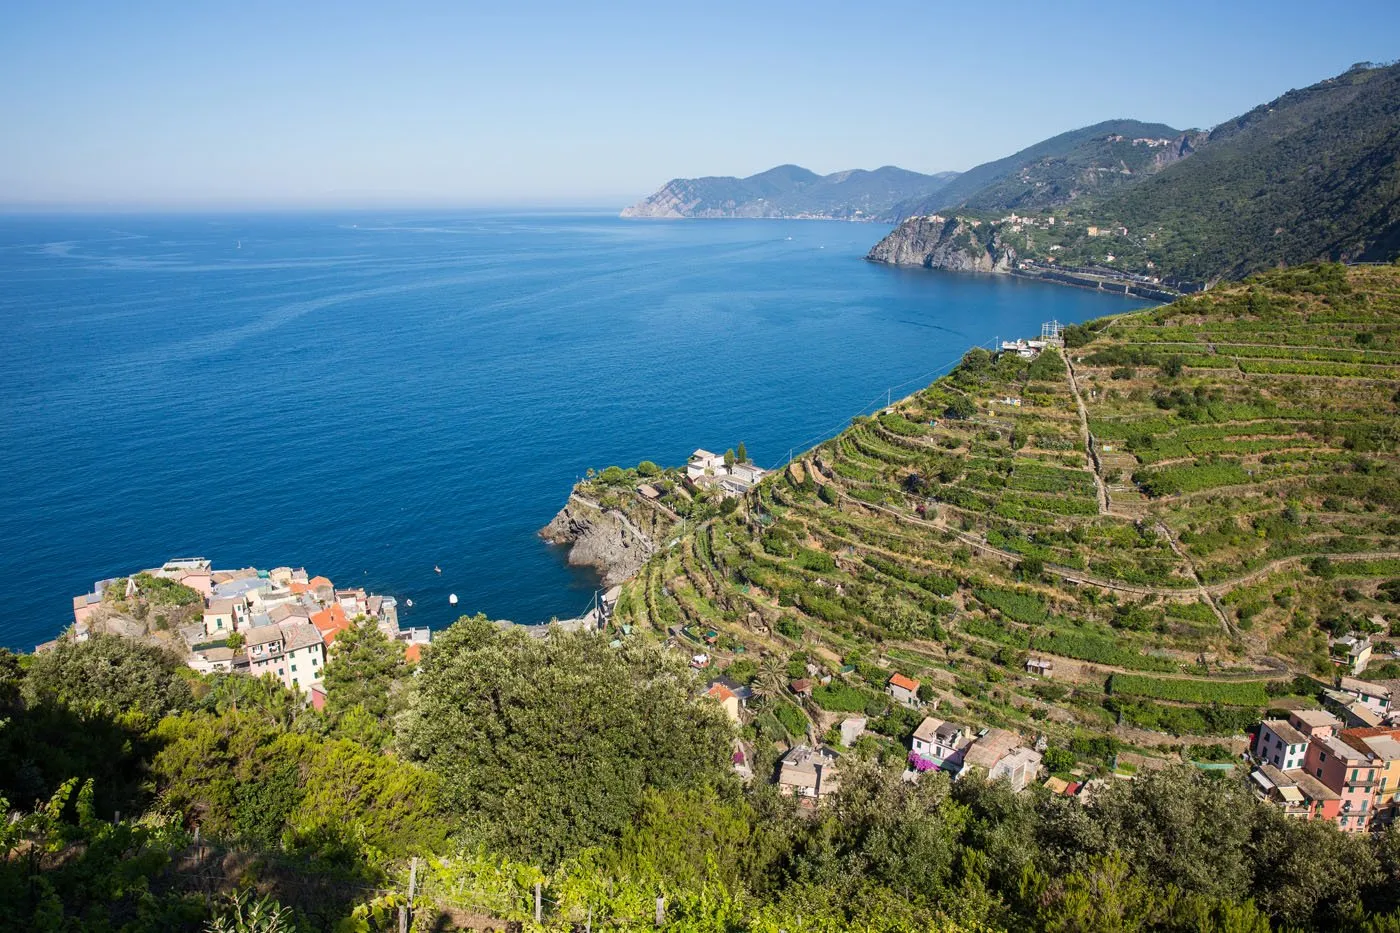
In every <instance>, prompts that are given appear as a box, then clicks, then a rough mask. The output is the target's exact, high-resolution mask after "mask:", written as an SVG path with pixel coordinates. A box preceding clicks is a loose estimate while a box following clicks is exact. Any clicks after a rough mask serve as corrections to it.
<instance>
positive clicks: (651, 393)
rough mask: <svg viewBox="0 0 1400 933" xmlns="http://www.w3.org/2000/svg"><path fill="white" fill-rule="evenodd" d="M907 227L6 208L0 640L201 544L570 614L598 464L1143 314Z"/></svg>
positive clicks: (774, 450)
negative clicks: (962, 272) (888, 236)
mask: <svg viewBox="0 0 1400 933" xmlns="http://www.w3.org/2000/svg"><path fill="white" fill-rule="evenodd" d="M885 232H886V231H885V228H882V227H876V226H872V225H865V224H845V223H837V222H814V221H793V222H783V221H681V222H646V221H623V220H620V219H617V218H616V217H613V216H610V215H604V214H600V213H584V212H576V213H551V212H517V213H510V212H490V213H488V212H456V213H450V214H448V213H439V214H433V213H418V214H404V213H396V214H389V213H375V212H365V213H336V214H328V213H322V214H304V215H292V214H273V215H237V216H231V215H223V216H192V215H180V216H133V215H107V216H72V215H68V216H63V215H50V216H7V217H0V359H3V361H4V363H3V372H4V378H3V379H0V579H4V580H5V581H6V584H7V585H6V599H5V600H4V601H3V603H0V645H6V646H11V647H14V648H20V649H30V648H32V647H33V646H34V645H35V644H36V643H37V642H41V641H44V640H47V639H49V638H52V637H54V636H55V635H56V634H57V633H58V632H59V631H60V630H61V629H62V628H63V627H64V626H65V625H66V624H67V623H69V622H70V621H71V618H72V616H71V600H72V597H73V596H74V595H76V594H79V593H83V592H86V591H87V590H88V589H90V587H91V584H92V582H93V581H94V580H97V579H100V578H104V577H109V576H114V575H118V574H124V573H128V572H131V571H133V570H136V569H139V568H142V567H149V566H154V565H158V564H159V563H161V562H162V561H164V560H166V559H167V558H170V557H176V556H191V555H200V556H206V557H209V558H212V559H213V560H214V562H215V566H216V567H239V566H248V565H253V566H258V567H273V566H278V565H284V564H290V565H293V566H305V567H306V568H307V569H308V570H309V571H310V572H312V573H313V574H314V573H321V574H325V575H327V576H329V577H330V578H331V579H332V580H333V581H334V582H335V583H336V585H338V586H354V585H362V586H366V587H368V588H370V589H372V590H374V591H377V592H381V593H388V594H391V595H393V596H396V597H399V600H400V610H401V621H403V622H404V623H405V624H415V625H423V624H426V625H431V626H434V627H441V626H444V625H446V624H448V623H450V622H451V621H452V620H453V619H454V618H456V616H457V615H458V614H460V613H462V612H478V611H480V612H485V613H487V614H488V615H490V616H492V617H495V618H507V619H514V620H516V621H521V622H539V621H544V620H547V619H549V618H550V617H555V616H557V617H561V618H566V617H572V616H576V615H578V614H579V613H580V612H581V611H582V610H584V609H585V608H586V607H587V605H588V604H589V602H590V600H591V598H592V593H593V589H594V587H595V585H596V580H595V578H594V577H593V576H592V575H591V574H590V573H587V572H583V571H578V570H574V569H571V568H569V567H568V566H567V565H566V564H565V562H564V554H563V553H561V551H560V549H558V548H552V547H550V546H548V545H546V544H544V543H543V542H542V541H540V540H539V539H538V538H537V537H536V535H535V532H536V531H537V530H538V529H539V528H540V526H542V525H544V524H545V523H546V522H548V521H549V519H550V518H551V517H552V516H553V514H554V513H555V511H556V510H557V509H558V508H559V507H560V506H561V505H562V504H563V502H564V499H565V497H566V496H567V494H568V492H569V487H570V485H571V484H572V483H574V482H575V480H576V479H578V478H579V476H580V475H581V474H582V473H583V472H584V471H585V470H586V469H588V468H589V467H605V466H608V465H609V464H621V465H631V464H635V463H637V462H638V461H640V460H643V459H652V460H655V461H657V462H659V463H663V464H677V463H681V462H682V461H683V460H684V459H685V457H686V456H687V455H688V454H689V453H690V451H692V450H694V449H695V448H697V447H705V448H708V449H710V450H715V451H723V450H724V449H725V448H728V447H733V446H737V444H738V443H739V442H740V441H743V442H744V443H745V444H746V445H747V448H748V451H749V453H750V455H751V456H752V457H753V458H754V459H755V460H756V461H757V462H758V463H759V464H760V465H775V464H780V463H782V462H784V461H785V460H786V459H787V457H788V453H789V449H790V448H794V447H796V448H799V449H801V448H805V447H808V446H811V445H812V444H814V443H816V442H817V441H819V440H821V439H822V438H824V437H826V436H829V435H830V434H832V433H835V431H837V430H839V429H840V428H841V427H842V426H844V425H845V424H846V423H847V422H848V420H849V419H850V418H851V416H853V415H855V414H857V413H859V412H861V411H869V410H870V408H871V407H872V406H873V405H876V404H880V403H883V402H884V400H885V397H886V392H887V390H892V391H893V394H894V396H895V397H898V396H899V395H901V394H907V393H908V392H911V391H913V390H914V389H916V388H917V387H919V386H920V385H922V384H923V383H926V382H928V381H929V380H931V379H932V378H933V377H934V376H935V375H937V374H938V373H940V372H942V371H943V370H944V369H945V368H946V367H947V366H948V365H949V364H950V363H952V362H953V361H955V360H956V359H957V358H958V357H959V356H960V355H961V354H962V353H963V352H964V351H965V350H966V349H967V348H968V347H969V346H971V345H973V344H979V343H984V342H986V341H989V340H991V339H993V338H995V337H997V336H1000V337H1004V338H1010V337H1015V336H1027V335H1033V334H1036V333H1038V332H1039V327H1040V323H1041V322H1042V321H1045V320H1050V319H1052V318H1054V319H1058V320H1060V321H1062V322H1073V321H1080V320H1084V319H1087V318H1090V317H1096V316H1099V315H1102V314H1109V313H1113V312H1118V311H1124V310H1128V309H1130V308H1133V307H1138V306H1140V303H1138V302H1132V301H1129V300H1127V299H1122V298H1114V297H1108V296H1104V295H1100V294H1094V293H1091V292H1086V291H1079V290H1075V289H1070V288H1060V287H1055V286H1047V285H1040V284H1037V283H1030V282H1024V281H1017V280H1014V279H1009V278H1004V277H988V276H958V275H951V274H942V273H935V272H927V271H922V270H897V269H892V268H888V267H884V266H876V265H872V264H869V263H865V262H862V261H861V256H863V255H864V253H865V251H866V250H867V249H868V248H869V247H870V246H871V245H872V244H873V243H874V242H875V241H876V240H878V239H879V238H880V236H881V235H883V234H884V233H885ZM435 565H437V566H440V567H441V568H442V573H441V574H440V575H439V574H437V573H435V572H434V569H433V568H434V566H435ZM449 593H456V594H457V595H458V597H459V600H460V601H459V604H458V605H457V606H456V607H455V608H454V607H451V606H449V604H448V594H449ZM405 598H411V599H412V600H413V601H414V607H413V608H412V609H408V608H406V607H405V606H404V605H403V602H404V599H405Z"/></svg>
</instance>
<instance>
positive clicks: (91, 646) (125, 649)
mask: <svg viewBox="0 0 1400 933" xmlns="http://www.w3.org/2000/svg"><path fill="white" fill-rule="evenodd" d="M183 669H184V665H182V664H181V663H180V661H179V659H178V658H176V657H175V656H174V655H173V654H171V653H170V652H168V651H165V650H164V649H161V648H157V647H154V646H152V645H148V644H145V643H144V642H139V641H136V640H134V639H130V638H122V637H120V636H117V635H93V636H92V637H91V638H89V639H88V640H87V641H82V642H77V641H70V640H68V639H60V640H59V642H58V644H57V645H55V646H54V647H53V648H51V649H50V650H48V651H45V652H43V653H41V654H39V655H36V656H35V658H34V661H33V663H31V664H30V666H29V671H28V674H27V675H26V676H25V679H24V699H25V702H26V703H28V704H29V705H31V706H35V705H41V704H57V705H62V706H66V707H70V708H74V709H81V710H108V711H111V712H112V713H120V712H125V711H126V710H136V711H138V712H141V713H143V714H145V715H146V716H149V717H150V718H151V719H152V720H155V719H159V718H160V717H161V716H163V715H165V714H166V713H169V712H172V711H175V710H179V709H182V708H184V707H185V706H187V705H188V704H189V702H190V697H191V695H190V688H189V684H188V683H187V682H186V680H185V678H184V677H182V676H180V673H181V671H182V670H183Z"/></svg>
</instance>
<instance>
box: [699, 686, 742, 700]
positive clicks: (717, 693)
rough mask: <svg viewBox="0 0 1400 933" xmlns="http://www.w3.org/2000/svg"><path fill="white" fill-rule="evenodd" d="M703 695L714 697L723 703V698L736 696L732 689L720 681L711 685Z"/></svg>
mask: <svg viewBox="0 0 1400 933" xmlns="http://www.w3.org/2000/svg"><path fill="white" fill-rule="evenodd" d="M705 695H706V696H711V697H714V698H715V699H716V700H719V701H720V702H721V703H723V702H724V701H725V700H728V699H730V698H732V697H734V696H736V694H735V693H734V691H733V690H730V689H729V688H728V687H727V686H725V685H724V684H722V683H717V684H714V685H712V686H711V687H710V689H709V690H706V691H705Z"/></svg>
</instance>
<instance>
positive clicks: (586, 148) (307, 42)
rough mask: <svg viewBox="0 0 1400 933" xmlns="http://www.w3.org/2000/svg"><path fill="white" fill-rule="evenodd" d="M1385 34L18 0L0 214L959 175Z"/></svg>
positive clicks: (1112, 19) (378, 204)
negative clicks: (793, 178)
mask: <svg viewBox="0 0 1400 933" xmlns="http://www.w3.org/2000/svg"><path fill="white" fill-rule="evenodd" d="M1358 22H1364V23H1366V26H1367V28H1366V29H1365V30H1358V29H1357V28H1356V26H1355V24H1356V23H1358ZM992 30H994V31H992ZM1396 35H1400V7H1396V6H1395V5H1394V4H1382V3H1363V4H1362V5H1361V8H1360V9H1357V10H1354V11H1353V13H1352V14H1351V15H1349V16H1347V17H1345V18H1342V17H1327V18H1323V19H1319V18H1318V17H1317V16H1316V15H1315V10H1314V9H1313V8H1312V7H1310V6H1305V5H1303V4H1302V3H1273V4H1268V5H1265V4H1263V3H1248V4H1241V5H1236V6H1232V7H1231V8H1230V9H1228V10H1220V9H1216V8H1214V7H1213V6H1211V5H1209V4H1206V3H1204V2H1188V3H1185V4H1183V5H1180V6H1178V7H1175V8H1173V10H1172V11H1171V15H1169V16H1165V15H1162V14H1161V13H1159V12H1157V11H1135V10H1122V9H1119V8H1109V7H1097V6H1095V5H1092V4H1066V5H1062V6H1060V7H1056V8H1054V9H1046V8H1043V7H1040V6H1034V5H1030V4H1017V3H1012V4H1010V5H1004V6H1003V7H1000V8H998V16H997V19H996V21H995V22H992V21H990V20H989V19H988V18H987V17H986V16H985V15H983V14H980V13H979V12H978V11H977V10H975V9H971V8H968V7H966V5H959V6H949V7H947V8H941V9H940V8H930V7H929V6H928V5H926V4H924V5H920V4H914V3H905V2H895V3H894V4H892V5H886V6H884V7H882V8H881V10H880V15H879V16H861V15H857V14H853V13H851V12H850V11H849V9H848V8H846V7H843V6H838V5H835V4H825V5H824V4H801V5H796V4H780V5H765V6H762V7H759V8H750V7H741V6H738V5H736V4H728V5H725V4H720V5H716V6H714V7H712V8H707V10H706V11H705V15H704V16H694V15H692V14H691V13H688V12H685V11H672V10H665V9H657V8H653V7H648V6H642V5H640V4H627V3H624V4H616V5H610V6H608V7H607V8H605V9H597V10H593V9H584V8H577V7H574V6H570V5H562V4H551V3H540V2H537V3H529V4H523V5H514V6H512V7H511V8H510V9H508V10H507V9H497V8H482V7H470V6H467V5H458V4H447V3H434V2H423V3H416V4H412V5H410V6H408V7H407V8H406V9H403V10H399V9H395V10H392V11H389V10H385V9H383V8H380V7H377V6H375V5H371V4H362V3H354V2H351V3H347V4H339V5H332V4H317V3H307V4H299V5H296V6H295V7H290V8H284V7H281V6H278V5H276V4H274V3H271V2H267V0H250V2H248V3H244V4H240V5H238V6H237V7H234V8H218V9H214V8H197V7H189V6H186V5H180V4H176V3H166V2H148V3H140V4H134V5H130V6H129V7H121V8H117V7H110V6H106V5H102V4H96V3H89V4H81V3H80V4H76V5H65V6H63V7H52V6H25V7H21V6H10V7H7V8H4V9H3V10H0V80H3V81H4V82H5V84H6V86H8V87H10V88H12V89H18V88H22V89H23V92H22V93H20V92H18V91H14V90H12V92H11V93H10V94H8V95H6V96H5V97H4V98H3V99H0V122H2V123H3V125H4V126H5V127H6V133H7V137H8V139H7V142H8V145H7V146H6V147H5V148H4V150H3V151H0V209H3V210H6V211H7V212H11V213H13V212H47V211H55V210H60V211H68V210H74V209H78V210H96V211H114V210H115V211H132V210H137V211H139V210H228V209H255V210H264V209H322V208H324V209H335V208H349V209H410V210H414V209H424V208H443V209H453V208H473V207H509V206H519V205H535V206H542V207H543V206H560V207H563V206H585V207H592V206H599V207H609V208H621V207H622V206H624V205H626V204H629V203H632V202H635V201H637V200H639V199H640V198H642V197H645V196H646V195H647V194H650V193H651V192H653V191H655V190H656V189H657V188H659V187H660V186H661V185H663V184H664V183H665V182H666V181H668V180H670V179H672V178H677V177H693V176H699V175H738V176H745V175H751V174H754V173H756V172H761V171H764V170H766V169H768V168H771V167H773V166H775V165H780V164H784V163H796V164H799V165H802V166H804V167H806V168H809V169H811V170H813V171H815V172H818V173H821V174H827V173H830V172H834V171H841V170H845V169H853V168H865V169H873V168H877V167H879V166H882V165H898V166H900V167H901V168H905V169H910V170H913V171H918V172H927V173H934V172H941V171H965V170H966V169H968V168H971V167H973V166H974V165H977V164H979V163H981V162H984V161H988V160H991V159H996V158H1000V157H1002V156H1005V155H1009V154H1010V153H1012V152H1015V151H1017V150H1018V149H1021V148H1024V147H1025V146H1027V145H1030V144H1032V143H1035V142H1037V141H1039V140H1041V139H1044V138H1047V137H1049V136H1054V135H1056V134H1058V133H1061V132H1064V131H1066V130H1070V129H1074V128H1077V127H1081V126H1088V125H1091V124H1094V123H1098V122H1101V121H1103V120H1106V119H1112V118H1116V117H1128V118H1133V119H1138V120H1143V121H1147V122H1162V123H1167V124H1170V125H1172V126H1175V127H1178V128H1181V129H1186V128H1191V127H1200V128H1207V127H1210V126H1213V125H1215V124H1217V123H1219V122H1221V121H1223V120H1226V119H1228V118H1230V117H1233V116H1235V115H1237V114H1240V113H1243V112H1245V111H1247V110H1248V109H1250V108H1252V107H1254V106H1256V105H1258V104H1261V103H1264V102H1266V101H1268V100H1271V99H1273V98H1274V97H1277V96H1278V95H1280V94H1282V93H1284V92H1285V91H1287V90H1289V89H1290V88H1297V87H1304V86H1306V85H1309V84H1312V83H1315V82H1317V81H1319V80H1321V79H1323V78H1326V77H1328V76H1330V75H1334V74H1337V73H1340V72H1342V71H1345V70H1346V69H1347V68H1348V67H1350V66H1351V65H1352V64H1353V63H1355V62H1357V61H1365V60H1389V59H1392V58H1393V57H1394V56H1395V55H1396V54H1397V51H1396V49H1395V48H1394V42H1393V39H1394V37H1395V36H1396Z"/></svg>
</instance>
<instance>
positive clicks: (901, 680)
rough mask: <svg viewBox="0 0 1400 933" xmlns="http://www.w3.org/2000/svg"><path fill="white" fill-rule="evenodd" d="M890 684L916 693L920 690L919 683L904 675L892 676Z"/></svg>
mask: <svg viewBox="0 0 1400 933" xmlns="http://www.w3.org/2000/svg"><path fill="white" fill-rule="evenodd" d="M890 683H891V684H892V685H893V686H896V687H903V688H904V689H905V690H909V691H915V690H918V689H919V682H918V681H917V680H914V679H913V678H910V677H905V676H904V675H903V674H891V675H890Z"/></svg>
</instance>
